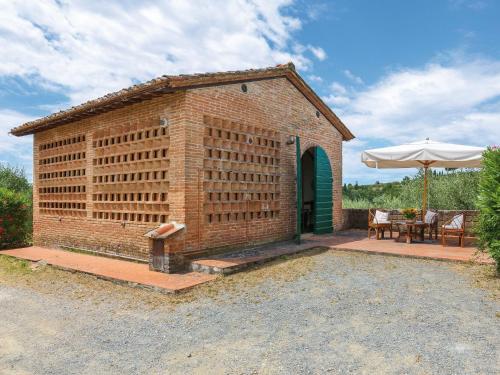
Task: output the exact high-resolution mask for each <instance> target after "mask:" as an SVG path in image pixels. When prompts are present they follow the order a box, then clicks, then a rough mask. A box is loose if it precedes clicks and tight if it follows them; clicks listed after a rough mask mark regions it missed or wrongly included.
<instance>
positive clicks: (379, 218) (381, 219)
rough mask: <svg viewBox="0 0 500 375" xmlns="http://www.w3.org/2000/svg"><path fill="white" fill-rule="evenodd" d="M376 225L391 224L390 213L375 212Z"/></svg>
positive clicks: (374, 220)
mask: <svg viewBox="0 0 500 375" xmlns="http://www.w3.org/2000/svg"><path fill="white" fill-rule="evenodd" d="M373 222H374V223H375V224H390V223H391V222H390V221H389V212H382V211H379V210H377V211H375V217H374V218H373Z"/></svg>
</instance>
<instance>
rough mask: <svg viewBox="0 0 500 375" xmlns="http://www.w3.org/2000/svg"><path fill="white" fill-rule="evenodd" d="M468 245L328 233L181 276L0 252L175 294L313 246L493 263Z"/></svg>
mask: <svg viewBox="0 0 500 375" xmlns="http://www.w3.org/2000/svg"><path fill="white" fill-rule="evenodd" d="M467 244H468V245H467V246H465V247H463V248H461V247H459V246H457V245H456V244H453V245H450V246H447V247H443V246H441V244H440V242H439V241H434V242H430V241H426V242H424V243H411V244H407V243H400V242H396V241H394V240H393V239H384V240H376V239H374V238H372V239H367V237H366V231H360V230H351V231H342V232H336V233H335V234H333V235H321V236H316V235H310V236H305V237H304V239H303V241H302V243H301V244H300V245H297V244H295V243H294V242H291V241H287V242H281V243H276V244H269V245H265V246H260V247H254V248H249V249H245V250H238V251H234V252H230V253H225V254H222V255H216V256H212V257H207V258H203V259H195V260H193V261H192V262H191V269H192V272H188V273H184V274H165V273H160V272H154V271H150V270H149V267H148V265H147V264H141V263H134V262H130V261H125V260H118V259H111V258H105V257H101V256H96V255H90V254H81V253H74V252H70V251H65V250H57V249H48V248H42V247H36V246H33V247H27V248H21V249H13V250H4V251H0V254H4V255H9V256H13V257H16V258H20V259H26V260H30V261H33V262H38V261H41V260H43V261H45V262H47V263H48V264H50V265H53V266H56V267H59V268H62V269H66V270H72V271H79V272H84V273H88V274H92V275H96V276H98V277H100V278H103V279H109V280H113V281H119V282H125V283H130V284H139V285H143V286H147V287H152V288H159V289H162V290H165V291H167V292H179V291H182V290H186V289H188V288H191V287H193V286H196V285H199V284H202V283H205V282H208V281H211V280H214V279H215V277H216V276H215V275H213V274H229V273H233V272H238V271H240V270H242V269H244V268H247V267H250V266H252V265H255V264H260V263H264V262H268V261H271V260H273V259H276V258H279V257H281V256H285V255H291V254H295V253H299V252H302V251H305V250H308V249H312V248H318V247H319V248H325V249H329V250H332V251H353V252H361V253H365V254H383V255H391V256H400V257H411V258H423V259H435V260H443V261H453V262H475V263H479V264H493V260H492V259H491V258H490V257H489V256H488V255H487V254H485V253H481V252H479V251H478V249H477V248H476V247H474V246H473V245H472V244H470V241H468V242H467Z"/></svg>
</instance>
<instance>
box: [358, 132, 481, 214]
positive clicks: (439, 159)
mask: <svg viewBox="0 0 500 375" xmlns="http://www.w3.org/2000/svg"><path fill="white" fill-rule="evenodd" d="M485 150H486V148H484V147H474V146H463V145H455V144H452V143H441V142H434V141H431V140H429V138H427V139H426V140H425V141H419V142H413V143H407V144H403V145H400V146H392V147H384V148H376V149H372V150H366V151H364V152H363V153H362V154H361V161H362V162H363V163H365V164H366V165H367V166H369V167H370V168H422V167H423V168H424V191H423V197H422V211H423V215H425V212H426V210H427V168H428V167H430V166H432V167H436V168H479V167H481V159H482V155H483V152H484V151H485Z"/></svg>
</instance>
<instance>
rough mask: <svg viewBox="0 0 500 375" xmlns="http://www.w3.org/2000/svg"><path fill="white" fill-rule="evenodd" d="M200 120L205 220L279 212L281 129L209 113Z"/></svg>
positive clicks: (239, 218) (270, 215)
mask: <svg viewBox="0 0 500 375" xmlns="http://www.w3.org/2000/svg"><path fill="white" fill-rule="evenodd" d="M204 124H205V137H204V146H205V158H204V186H203V190H204V212H205V222H206V223H208V224H216V223H222V222H237V221H244V220H247V219H248V220H252V219H254V218H278V216H279V213H280V203H279V197H280V175H279V164H280V148H281V144H280V141H279V134H278V133H277V132H275V131H273V130H267V129H263V128H259V127H254V126H247V125H242V124H239V123H236V122H232V121H229V120H224V119H220V118H215V117H211V116H204Z"/></svg>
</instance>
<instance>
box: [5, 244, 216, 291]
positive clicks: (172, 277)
mask: <svg viewBox="0 0 500 375" xmlns="http://www.w3.org/2000/svg"><path fill="white" fill-rule="evenodd" d="M0 254H4V255H9V256H13V257H16V258H20V259H26V260H30V261H33V262H38V261H41V260H43V261H45V262H47V264H50V265H52V266H56V267H58V268H62V269H65V270H71V271H79V272H84V273H88V274H91V275H95V276H98V277H100V278H103V279H108V280H113V281H118V282H124V283H130V284H132V285H133V284H139V285H142V286H145V287H151V288H158V289H161V290H164V291H166V292H172V293H175V292H180V291H183V290H186V289H189V288H191V287H193V286H195V285H198V284H202V283H205V282H207V281H211V280H214V279H215V276H214V275H207V274H204V273H199V272H189V273H185V274H166V273H161V272H154V271H150V270H149V266H148V265H147V264H143V263H135V262H130V261H125V260H118V259H111V258H105V257H102V256H96V255H88V254H81V253H75V252H71V251H66V250H58V249H47V248H43V247H38V246H32V247H26V248H21V249H13V250H4V251H0Z"/></svg>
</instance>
